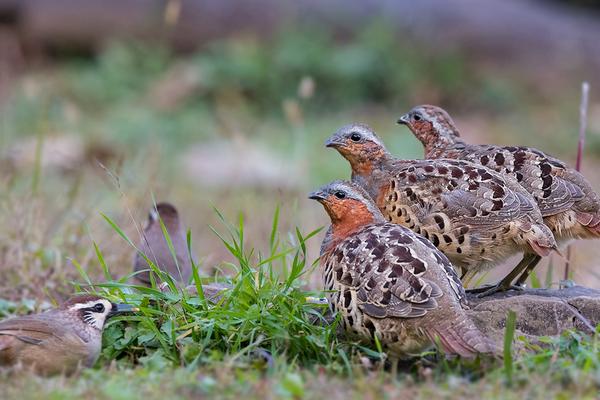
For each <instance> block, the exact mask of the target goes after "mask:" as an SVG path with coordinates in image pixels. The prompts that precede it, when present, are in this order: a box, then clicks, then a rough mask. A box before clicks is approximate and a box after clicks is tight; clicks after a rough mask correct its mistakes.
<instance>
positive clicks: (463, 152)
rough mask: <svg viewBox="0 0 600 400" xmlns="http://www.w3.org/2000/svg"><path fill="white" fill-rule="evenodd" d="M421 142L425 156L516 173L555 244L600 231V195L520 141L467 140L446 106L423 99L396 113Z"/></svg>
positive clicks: (579, 176) (582, 179)
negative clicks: (517, 143) (487, 142)
mask: <svg viewBox="0 0 600 400" xmlns="http://www.w3.org/2000/svg"><path fill="white" fill-rule="evenodd" d="M398 122H399V123H401V124H404V125H406V126H408V128H409V129H410V130H411V131H412V132H413V134H414V135H415V136H416V137H417V139H419V140H420V141H421V143H423V146H424V148H425V156H426V157H427V158H454V159H462V160H467V161H471V162H474V163H477V164H479V165H483V166H485V167H487V168H491V169H493V170H495V171H497V172H499V173H501V174H503V175H504V176H509V177H512V178H515V179H516V180H517V181H518V182H519V184H520V185H521V186H522V187H523V188H524V189H525V190H526V191H527V192H529V193H530V194H531V195H532V196H533V198H534V199H535V201H536V203H537V205H538V207H539V209H540V212H541V213H542V216H543V218H544V223H545V224H546V225H547V226H548V227H549V228H550V229H551V230H552V232H553V233H554V236H555V237H556V240H557V242H558V243H559V244H563V243H565V242H568V241H569V240H571V239H594V238H599V237H600V196H598V193H596V192H595V191H594V189H593V188H592V186H591V185H590V183H589V182H588V181H587V179H585V177H584V176H583V175H582V174H580V173H579V172H577V171H576V170H574V169H573V168H570V167H569V166H567V165H566V164H565V163H563V162H562V161H560V160H558V159H556V158H554V157H552V156H549V155H547V154H545V153H543V152H541V151H539V150H537V149H533V148H530V147H523V146H519V147H517V146H495V145H476V144H468V143H466V142H464V141H463V140H462V139H461V138H460V134H459V132H458V129H457V128H456V125H455V124H454V122H453V121H452V119H451V118H450V116H449V115H448V113H447V112H446V111H444V110H443V109H441V108H439V107H435V106H429V105H423V106H418V107H415V108H413V109H412V110H411V111H410V112H408V113H407V114H405V115H403V116H402V117H400V119H399V120H398Z"/></svg>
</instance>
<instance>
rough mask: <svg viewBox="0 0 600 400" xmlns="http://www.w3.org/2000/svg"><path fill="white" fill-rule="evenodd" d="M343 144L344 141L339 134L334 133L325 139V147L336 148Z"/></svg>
mask: <svg viewBox="0 0 600 400" xmlns="http://www.w3.org/2000/svg"><path fill="white" fill-rule="evenodd" d="M343 144H344V142H343V141H342V140H341V139H340V137H339V136H338V135H333V136H331V137H330V138H329V139H327V140H326V141H325V147H333V148H336V147H338V146H342V145H343Z"/></svg>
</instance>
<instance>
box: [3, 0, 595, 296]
mask: <svg viewBox="0 0 600 400" xmlns="http://www.w3.org/2000/svg"><path fill="white" fill-rule="evenodd" d="M598 38H600V2H598V1H594V0H587V1H586V0H578V1H577V0H573V1H566V0H564V1H559V0H555V1H550V0H545V1H544V0H538V1H534V0H531V1H526V0H495V1H492V0H489V1H485V2H482V1H476V0H420V1H418V2H416V1H410V0H379V1H375V0H357V1H352V2H348V1H343V0H328V1H319V0H298V1H293V2H292V1H290V2H283V1H279V0H248V1H244V2H238V1H222V0H103V1H101V2H99V1H94V0H0V223H1V226H2V229H0V293H2V297H4V298H21V297H23V296H25V297H39V296H41V295H44V294H48V295H52V296H63V295H64V294H66V293H69V292H70V291H71V290H72V289H70V287H69V286H68V281H69V280H70V279H80V278H78V274H77V271H76V268H75V266H74V265H75V264H77V265H81V266H82V268H84V269H86V270H87V271H88V273H89V274H90V276H92V277H94V278H96V279H103V277H102V273H101V271H102V270H101V268H100V265H99V261H98V258H97V256H96V252H95V249H94V245H93V243H94V242H95V243H97V245H98V247H99V248H100V250H101V251H102V253H103V255H104V260H105V261H106V263H107V264H108V266H109V268H110V270H111V271H112V272H113V273H114V274H115V275H116V276H123V275H125V274H127V273H129V272H130V268H131V260H132V258H133V249H132V248H131V247H130V246H128V245H127V243H125V241H123V240H122V239H121V238H120V237H119V236H118V235H117V234H116V232H115V231H114V230H113V229H112V228H111V227H110V226H109V225H108V224H107V223H106V221H104V219H103V218H102V215H101V213H104V214H106V215H107V216H109V217H110V218H111V219H113V220H114V221H115V222H116V223H117V224H119V226H121V227H122V228H123V230H124V231H125V232H126V233H127V234H128V235H129V237H131V239H132V240H133V241H135V242H137V241H139V238H140V229H142V228H141V227H142V226H143V224H144V222H145V219H146V216H147V213H148V210H149V208H150V206H151V205H152V203H153V201H154V200H156V201H170V202H172V203H174V204H175V205H176V206H177V207H178V208H179V209H180V213H181V214H182V216H183V218H184V221H185V224H186V225H187V226H188V227H189V228H190V229H191V232H192V237H193V245H194V251H195V253H196V254H197V255H198V258H199V259H200V260H202V261H203V269H204V271H205V273H206V274H212V273H213V272H214V271H215V270H216V269H224V273H228V272H230V271H231V269H228V267H227V266H226V265H223V264H222V263H223V261H231V256H230V255H228V253H227V252H226V250H225V248H224V247H223V246H222V244H221V243H220V241H219V239H218V238H217V237H216V236H215V235H214V234H213V233H212V232H211V231H210V229H209V228H208V226H209V225H212V226H214V227H215V228H216V229H217V230H219V231H224V227H223V225H222V223H221V222H220V221H219V219H218V217H217V215H216V214H215V212H214V209H213V208H217V209H219V210H220V211H221V212H222V213H223V215H224V216H225V218H227V219H228V220H230V221H236V220H237V218H238V215H239V213H241V214H242V215H243V216H244V219H245V223H246V238H247V242H248V243H247V244H248V246H250V247H256V248H257V249H258V250H265V249H267V248H268V240H269V232H270V229H271V224H272V216H273V213H274V210H275V208H276V206H277V205H281V224H282V231H283V232H287V231H289V230H292V229H294V227H296V226H298V227H299V228H300V230H301V231H303V232H308V231H310V230H312V229H315V228H317V227H319V226H323V225H326V224H327V222H328V219H327V217H326V215H325V213H324V212H323V210H322V209H321V207H320V206H319V205H318V204H313V203H311V202H310V201H309V200H307V199H306V194H307V192H308V191H309V190H311V189H313V188H314V187H316V186H318V185H320V184H323V183H326V182H328V181H329V180H332V179H335V178H347V177H348V176H349V168H348V165H347V164H346V162H345V161H344V160H343V159H342V158H341V157H340V156H339V155H338V154H337V153H335V152H334V151H332V150H327V149H325V148H324V147H323V141H324V140H325V139H326V138H327V137H328V136H329V135H330V134H331V133H333V132H334V131H335V130H336V129H337V128H338V127H340V126H341V125H343V124H346V123H349V122H363V123H367V124H369V125H371V126H372V127H373V128H374V129H375V130H376V131H377V132H378V133H379V134H380V135H381V136H382V138H383V139H384V141H385V142H386V144H387V145H388V147H389V148H390V150H391V151H392V152H393V153H394V154H396V155H398V156H401V157H405V158H418V157H421V156H422V149H421V146H420V144H419V143H418V142H417V141H416V139H414V138H413V136H412V135H411V134H410V133H409V132H408V130H407V129H406V128H404V127H400V126H397V125H396V123H395V121H396V119H397V117H398V116H400V115H401V114H403V113H404V112H406V111H408V110H409V109H410V108H411V107H412V106H414V105H417V104H422V103H431V104H436V105H440V106H442V107H444V108H446V109H447V110H448V111H449V112H450V113H451V115H453V116H454V118H455V121H456V122H457V124H458V126H459V128H460V130H461V132H462V135H463V136H464V137H465V138H466V139H467V140H468V141H471V142H477V143H486V142H489V143H498V144H522V145H530V146H534V147H538V148H540V149H542V150H544V151H546V152H549V153H550V154H554V155H556V156H558V157H560V158H562V159H564V160H565V161H567V162H568V163H570V164H572V165H573V164H574V160H575V157H576V149H577V132H578V126H579V123H578V120H579V110H578V109H579V97H580V86H581V82H582V81H584V80H587V81H589V82H590V84H591V94H590V109H589V129H588V136H587V143H586V148H585V156H584V162H583V172H584V174H585V175H586V176H587V177H588V178H589V179H590V180H591V181H592V183H593V184H594V186H595V187H596V188H597V189H600V176H598V174H596V173H595V172H594V171H595V170H596V169H597V168H598V167H600V162H599V161H600V160H599V156H600V99H599V97H598V95H597V93H598V90H599V88H600V74H599V71H600V43H599V41H598ZM321 237H322V235H320V236H319V238H317V239H311V243H309V244H310V249H311V254H312V255H313V256H314V257H316V256H317V255H318V249H319V245H320V238H321ZM599 256H600V249H599V246H598V243H594V242H587V243H585V242H578V243H577V244H576V245H575V246H574V249H573V265H574V271H573V272H574V275H573V277H574V280H575V281H576V282H579V283H583V284H586V285H589V286H596V287H598V286H600V272H599V270H598V267H597V266H598V263H597V259H598V257H599ZM515 262H516V260H511V261H510V262H509V264H510V263H512V264H514V263H515ZM508 267H509V265H507V266H506V268H505V269H504V270H503V269H498V271H494V272H493V273H491V274H490V275H489V276H488V277H487V279H488V280H494V279H496V277H498V276H501V275H503V274H504V273H505V271H506V269H508ZM563 268H564V261H563V260H561V259H559V258H557V257H555V258H554V259H553V260H551V261H550V266H548V262H546V264H544V266H543V268H540V269H539V271H538V276H539V278H540V280H541V281H542V283H544V282H548V283H552V284H556V283H557V282H558V281H559V279H560V278H561V277H562V274H563ZM549 270H550V271H551V272H550V273H549V272H548V271H549ZM307 284H308V285H309V286H312V287H319V285H320V281H319V279H318V274H316V273H313V274H311V276H309V277H308V278H307Z"/></svg>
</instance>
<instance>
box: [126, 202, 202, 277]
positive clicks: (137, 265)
mask: <svg viewBox="0 0 600 400" xmlns="http://www.w3.org/2000/svg"><path fill="white" fill-rule="evenodd" d="M160 220H162V222H163V224H164V226H165V228H166V231H167V233H168V234H169V238H170V239H171V243H172V244H173V250H174V254H175V257H173V254H171V250H170V249H169V245H168V243H167V239H166V237H165V235H164V233H163V230H162V227H161V224H160ZM138 249H139V250H140V251H141V253H143V254H145V255H146V257H148V259H149V260H150V261H152V263H154V265H156V267H158V268H159V269H160V270H162V271H165V272H168V273H169V274H170V275H171V276H172V277H173V279H175V281H177V282H180V283H183V284H185V283H187V282H188V280H189V277H190V276H191V274H192V263H191V261H190V257H189V254H188V248H187V238H186V234H185V227H184V226H183V224H182V222H181V219H180V218H179V213H178V212H177V209H176V208H175V206H173V205H172V204H170V203H164V202H163V203H158V204H157V205H156V207H153V208H152V209H151V210H150V213H149V215H148V222H147V225H146V227H145V228H144V233H143V236H142V239H141V241H140V244H139V247H138ZM133 269H134V271H135V272H137V274H136V275H135V278H136V279H137V280H138V281H139V282H140V283H142V284H143V285H150V271H149V270H150V266H149V265H148V262H147V261H146V259H145V258H144V257H143V256H142V255H141V254H140V253H139V252H137V253H136V254H135V257H134V262H133Z"/></svg>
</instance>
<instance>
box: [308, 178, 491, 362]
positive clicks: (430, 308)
mask: <svg viewBox="0 0 600 400" xmlns="http://www.w3.org/2000/svg"><path fill="white" fill-rule="evenodd" d="M309 197H310V198H311V199H314V200H317V201H318V202H320V203H321V204H322V205H323V207H324V208H325V210H326V212H327V213H328V214H329V217H330V218H331V227H330V228H329V230H328V232H327V234H326V237H325V240H324V241H323V245H322V247H321V259H320V266H321V273H322V276H323V280H324V283H325V290H328V291H330V292H329V294H328V296H329V301H330V304H331V306H332V307H333V309H334V312H336V313H339V314H340V316H341V324H342V328H343V329H344V330H345V331H346V332H347V333H348V334H350V335H351V336H352V335H354V336H357V337H359V338H361V339H363V340H366V341H373V340H374V338H375V336H377V338H378V339H379V341H380V342H381V343H382V344H383V345H384V346H385V347H386V350H387V351H388V352H389V353H390V355H392V356H394V357H398V358H409V357H411V356H415V355H418V354H419V353H420V352H422V351H423V350H425V349H426V348H427V347H430V346H431V345H432V343H434V342H436V341H437V340H439V343H440V344H441V346H442V348H443V350H444V351H445V352H447V353H450V354H458V355H461V356H464V357H473V356H475V355H476V354H478V353H494V352H495V351H496V347H495V345H494V344H493V343H492V342H491V341H490V340H489V339H488V338H486V337H485V336H484V335H483V334H482V333H481V332H480V331H479V329H477V327H476V326H475V325H474V324H473V322H472V321H471V320H470V319H469V318H468V316H467V315H466V313H465V311H464V309H463V306H462V304H461V302H464V300H465V292H464V289H463V288H462V285H461V283H460V280H459V278H458V276H457V275H456V273H455V271H454V269H453V268H452V265H451V264H450V262H449V261H448V258H446V256H444V255H443V254H442V253H441V252H440V251H439V250H437V249H436V248H435V247H434V246H433V245H432V244H431V243H430V242H429V241H428V240H426V239H425V238H424V237H422V236H420V235H417V234H415V233H414V232H412V231H410V230H408V229H406V228H404V227H402V226H399V225H396V224H391V223H389V222H387V221H386V220H385V218H384V217H383V215H382V214H381V212H380V211H379V210H378V209H377V207H376V206H375V204H374V203H373V202H372V200H371V199H370V198H369V196H368V194H367V193H366V192H365V191H364V190H362V189H360V188H359V187H358V186H355V185H353V184H351V183H348V182H343V181H335V182H332V183H330V184H328V185H326V186H324V187H322V188H321V189H319V190H317V191H315V192H313V193H311V194H310V195H309Z"/></svg>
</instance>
